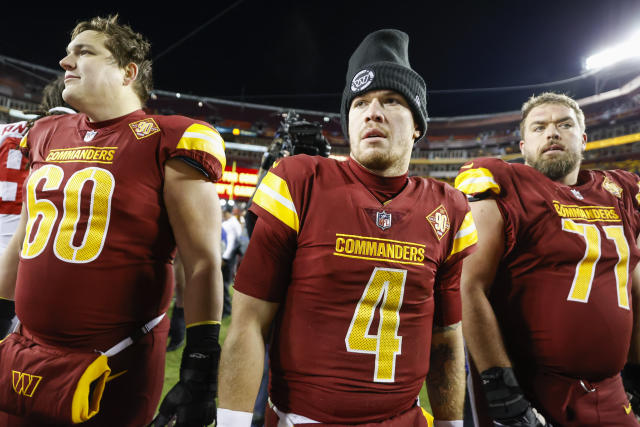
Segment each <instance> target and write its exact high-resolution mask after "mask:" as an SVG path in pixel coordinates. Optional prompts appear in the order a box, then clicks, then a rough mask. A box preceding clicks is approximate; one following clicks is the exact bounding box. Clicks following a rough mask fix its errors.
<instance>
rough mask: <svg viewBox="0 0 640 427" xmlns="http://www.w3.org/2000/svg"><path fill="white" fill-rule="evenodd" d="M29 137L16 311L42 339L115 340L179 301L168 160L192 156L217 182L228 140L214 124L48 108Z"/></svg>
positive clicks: (104, 343) (84, 344)
mask: <svg viewBox="0 0 640 427" xmlns="http://www.w3.org/2000/svg"><path fill="white" fill-rule="evenodd" d="M21 146H22V147H23V148H24V149H25V150H28V153H29V160H30V163H31V173H30V175H29V177H28V179H27V181H26V183H25V188H24V199H25V204H26V207H27V211H28V223H27V229H26V237H25V240H24V244H23V247H22V252H21V259H20V265H19V269H18V280H17V285H16V311H17V314H18V317H19V318H20V320H21V321H22V323H23V324H24V325H25V326H26V327H27V328H28V329H29V330H30V331H31V332H32V333H33V334H34V335H36V336H37V337H38V338H40V339H42V340H46V341H51V342H53V343H56V344H63V345H67V346H74V347H78V348H91V349H93V348H97V349H105V348H108V347H109V346H110V345H113V344H115V343H116V342H118V341H119V340H120V339H122V338H123V337H126V336H128V335H129V334H130V333H131V331H132V328H133V327H138V326H140V325H142V324H144V323H145V322H147V321H148V320H149V319H152V318H154V317H155V316H157V315H158V314H160V313H162V312H164V311H166V310H167V308H168V305H169V300H170V297H171V290H172V274H171V271H172V267H171V262H172V258H173V254H174V252H175V239H174V236H173V233H172V230H171V227H170V224H169V218H168V216H167V210H166V208H165V206H164V198H163V186H164V165H165V162H166V161H167V160H169V159H171V158H176V157H179V158H184V159H185V160H186V161H187V162H188V163H190V164H192V165H193V166H194V167H197V168H198V169H200V170H201V171H202V172H203V173H204V174H205V175H206V176H207V177H208V178H209V179H210V180H211V181H216V180H218V179H219V178H220V176H221V175H222V171H223V169H224V163H225V156H224V142H223V141H222V138H221V137H220V135H219V134H218V132H217V131H216V130H215V129H213V128H212V127H211V126H209V125H208V124H206V123H202V122H198V121H195V120H192V119H189V118H186V117H181V116H155V115H153V116H152V115H147V114H145V113H144V112H143V111H141V110H139V111H135V112H133V113H131V114H128V115H126V116H123V117H119V118H117V119H113V120H109V121H105V122H100V123H92V122H89V120H88V119H87V116H86V115H84V114H74V115H65V116H51V117H45V118H42V119H40V120H38V121H37V122H36V123H35V125H34V126H33V128H32V129H31V130H30V131H29V133H28V134H27V136H26V137H25V138H24V139H23V140H22V143H21Z"/></svg>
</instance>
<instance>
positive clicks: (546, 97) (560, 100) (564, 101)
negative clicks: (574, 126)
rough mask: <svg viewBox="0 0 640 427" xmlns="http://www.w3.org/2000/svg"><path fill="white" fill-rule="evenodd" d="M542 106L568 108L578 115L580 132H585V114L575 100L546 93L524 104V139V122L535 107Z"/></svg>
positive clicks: (522, 126)
mask: <svg viewBox="0 0 640 427" xmlns="http://www.w3.org/2000/svg"><path fill="white" fill-rule="evenodd" d="M542 104H560V105H564V106H566V107H569V108H571V109H572V110H573V111H574V112H575V113H576V118H577V119H578V125H580V130H582V132H584V130H585V124H584V113H583V112H582V109H580V106H579V105H578V103H577V102H576V101H575V100H574V99H573V98H570V97H568V96H567V95H564V94H561V93H555V92H544V93H541V94H540V95H538V96H535V95H533V96H531V98H529V99H528V100H527V102H525V103H524V104H522V110H521V111H522V119H521V120H520V137H521V138H524V130H525V128H524V122H525V120H527V116H528V115H529V113H530V112H531V110H533V109H534V108H535V107H538V106H540V105H542Z"/></svg>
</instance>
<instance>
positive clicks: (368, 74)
mask: <svg viewBox="0 0 640 427" xmlns="http://www.w3.org/2000/svg"><path fill="white" fill-rule="evenodd" d="M373 76H374V74H373V71H371V70H362V71H360V72H358V74H356V75H355V76H353V80H351V92H360V91H361V90H364V89H366V88H367V87H368V86H369V85H370V84H371V82H373Z"/></svg>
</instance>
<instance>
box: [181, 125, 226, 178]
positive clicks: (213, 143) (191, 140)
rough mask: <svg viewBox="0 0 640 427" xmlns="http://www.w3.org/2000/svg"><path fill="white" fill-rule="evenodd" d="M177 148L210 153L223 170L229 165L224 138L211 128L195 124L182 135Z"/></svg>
mask: <svg viewBox="0 0 640 427" xmlns="http://www.w3.org/2000/svg"><path fill="white" fill-rule="evenodd" d="M176 148H178V149H183V150H198V151H204V152H205V153H209V154H211V155H212V156H213V157H215V158H216V159H218V161H219V162H220V164H221V165H222V169H223V170H224V167H225V165H226V163H227V160H226V157H225V155H224V140H223V139H222V137H221V136H220V135H219V134H218V133H217V132H215V131H213V130H212V129H211V128H208V127H206V126H204V125H201V124H199V123H194V124H192V125H191V126H189V127H188V128H187V130H186V131H185V132H184V134H182V138H180V141H178V146H177V147H176Z"/></svg>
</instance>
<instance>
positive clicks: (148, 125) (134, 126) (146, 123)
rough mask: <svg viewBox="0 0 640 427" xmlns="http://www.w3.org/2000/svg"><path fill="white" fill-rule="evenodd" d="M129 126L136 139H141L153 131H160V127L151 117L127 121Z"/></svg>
mask: <svg viewBox="0 0 640 427" xmlns="http://www.w3.org/2000/svg"><path fill="white" fill-rule="evenodd" d="M129 127H130V128H131V130H132V131H133V134H134V135H135V136H136V138H137V139H143V138H146V137H148V136H151V135H153V134H154V133H158V132H160V127H159V126H158V124H157V123H156V121H155V120H153V119H152V118H150V117H149V118H148V119H142V120H138V121H137V122H133V123H129Z"/></svg>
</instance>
